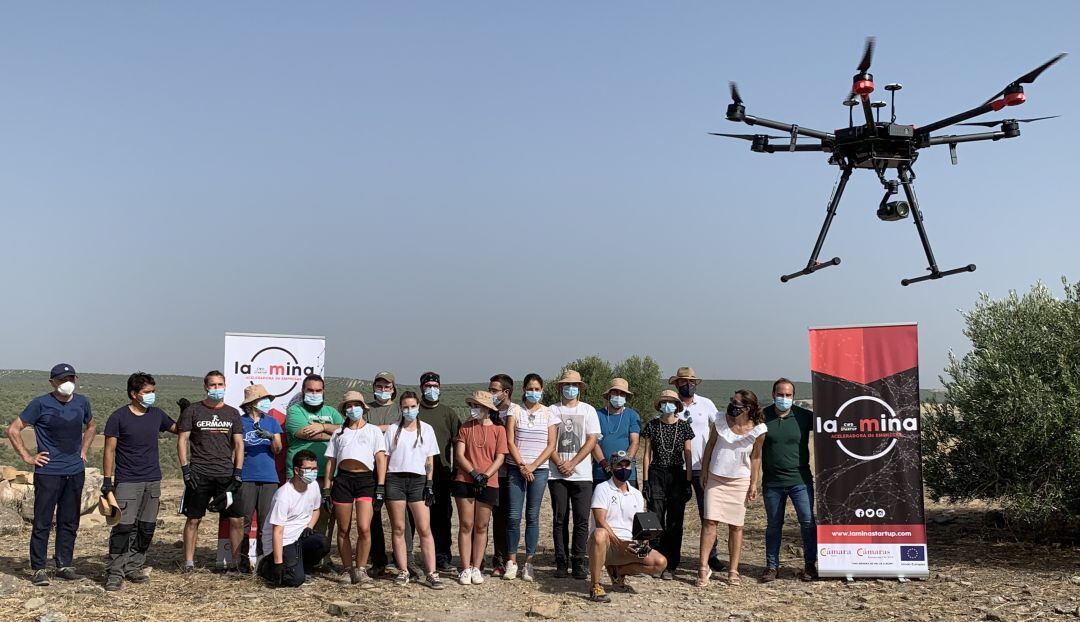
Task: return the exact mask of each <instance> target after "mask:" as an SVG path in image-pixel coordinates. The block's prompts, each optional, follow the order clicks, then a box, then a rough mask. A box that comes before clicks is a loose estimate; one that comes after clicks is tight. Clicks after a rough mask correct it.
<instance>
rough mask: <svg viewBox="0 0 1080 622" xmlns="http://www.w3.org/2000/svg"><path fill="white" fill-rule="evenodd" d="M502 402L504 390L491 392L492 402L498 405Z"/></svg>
mask: <svg viewBox="0 0 1080 622" xmlns="http://www.w3.org/2000/svg"><path fill="white" fill-rule="evenodd" d="M501 402H502V391H497V392H495V393H492V394H491V403H492V404H495V405H496V406H498V405H499V404H500V403H501Z"/></svg>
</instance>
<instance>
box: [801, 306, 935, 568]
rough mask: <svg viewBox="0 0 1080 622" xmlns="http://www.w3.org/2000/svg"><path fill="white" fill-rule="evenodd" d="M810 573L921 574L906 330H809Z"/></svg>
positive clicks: (915, 355)
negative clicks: (814, 567)
mask: <svg viewBox="0 0 1080 622" xmlns="http://www.w3.org/2000/svg"><path fill="white" fill-rule="evenodd" d="M810 371H811V374H812V377H813V386H814V458H815V486H814V487H815V493H816V494H815V496H816V512H815V513H816V515H817V524H818V527H817V534H818V572H819V573H820V574H821V575H822V576H834V577H866V576H884V577H925V576H927V575H928V574H929V567H928V565H927V555H926V527H925V515H924V512H923V486H922V451H921V446H920V441H919V434H920V432H919V430H920V429H921V420H920V416H919V337H918V327H917V326H916V325H915V324H896V325H874V326H850V327H837V328H812V329H810Z"/></svg>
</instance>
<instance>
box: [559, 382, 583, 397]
mask: <svg viewBox="0 0 1080 622" xmlns="http://www.w3.org/2000/svg"><path fill="white" fill-rule="evenodd" d="M580 393H581V389H579V388H578V387H577V385H576V384H564V385H563V388H562V396H563V399H567V400H576V399H577V397H578V395H579V394H580Z"/></svg>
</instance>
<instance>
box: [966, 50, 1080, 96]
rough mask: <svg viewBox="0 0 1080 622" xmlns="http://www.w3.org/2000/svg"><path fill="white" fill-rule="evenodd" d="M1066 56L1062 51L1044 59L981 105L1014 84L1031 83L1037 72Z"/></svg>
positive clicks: (1037, 74) (1044, 69)
mask: <svg viewBox="0 0 1080 622" xmlns="http://www.w3.org/2000/svg"><path fill="white" fill-rule="evenodd" d="M1066 56H1067V54H1066V53H1065V52H1062V53H1060V54H1058V55H1057V56H1055V57H1053V58H1051V59H1050V60H1048V61H1046V62H1045V63H1043V64H1041V65H1039V66H1038V67H1036V68H1034V69H1032V70H1031V71H1029V72H1027V73H1025V74H1024V75H1022V76H1020V77H1019V78H1017V79H1016V80H1015V81H1013V82H1010V83H1009V84H1007V85H1006V86H1005V88H1003V89H1001V90H1000V91H998V92H997V93H994V96H993V97H991V98H990V99H988V100H986V101H985V102H983V105H984V106H985V105H986V104H989V103H990V102H992V101H994V100H995V99H997V98H998V96H999V95H1002V94H1003V93H1005V91H1008V90H1009V89H1010V88H1011V87H1016V86H1019V85H1021V84H1031V83H1033V82H1035V78H1038V77H1039V74H1041V73H1042V72H1044V71H1046V70H1047V69H1049V68H1050V66H1051V65H1053V64H1054V63H1056V62H1058V61H1059V60H1061V59H1063V58H1065V57H1066Z"/></svg>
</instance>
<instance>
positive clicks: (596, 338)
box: [0, 2, 1080, 386]
mask: <svg viewBox="0 0 1080 622" xmlns="http://www.w3.org/2000/svg"><path fill="white" fill-rule="evenodd" d="M738 6H740V7H743V8H748V7H749V5H745V6H744V5H738ZM770 7H772V8H770V9H769V10H768V11H767V13H763V12H762V11H761V10H760V9H755V10H752V11H751V10H742V9H737V8H736V6H735V5H730V4H727V3H718V2H680V3H677V4H662V3H642V2H620V3H576V2H549V3H494V2H490V3H483V2H455V3H435V2H426V3H425V2H414V3H332V2H328V3H319V4H317V5H306V6H303V7H301V6H300V5H297V4H295V3H284V2H230V3H211V2H202V3H184V4H164V3H154V4H146V3H134V2H127V3H123V2H121V3H109V4H84V3H22V4H15V3H5V4H3V5H0V75H2V76H4V78H3V80H4V96H3V98H2V99H0V145H2V147H0V213H2V215H3V222H4V223H5V227H4V230H5V233H6V235H4V241H3V243H2V244H0V262H2V265H4V266H5V270H4V277H3V281H4V286H5V290H6V291H7V293H8V295H7V296H6V297H5V298H6V304H4V305H0V343H3V347H2V348H0V367H18V368H24V367H26V368H37V369H42V368H48V367H49V366H50V365H52V364H53V363H55V362H57V361H59V360H66V361H70V362H72V363H74V364H75V365H76V366H77V367H79V368H81V369H86V370H92V371H111V372H130V371H132V370H134V369H136V368H140V369H146V370H148V371H152V372H158V373H165V372H176V373H201V372H203V371H204V370H206V369H208V368H211V367H215V366H217V365H219V364H220V362H221V359H222V341H223V333H225V332H226V331H237V332H271V333H289V334H318V335H326V336H327V339H328V343H327V349H328V351H327V367H328V369H327V371H328V373H330V374H331V375H340V376H356V377H370V376H371V375H372V374H373V373H374V372H375V371H377V370H379V369H384V368H388V369H392V370H394V371H395V372H397V373H398V374H399V375H400V376H403V377H406V378H408V377H412V376H417V375H418V374H419V373H420V372H421V371H423V370H424V369H428V368H431V369H438V370H440V371H442V373H443V376H444V378H445V379H446V380H449V381H473V380H482V379H483V378H486V377H487V376H488V375H490V374H491V373H492V372H494V371H503V370H506V371H509V372H510V373H514V374H518V375H521V374H523V373H525V372H526V371H533V370H536V371H540V372H541V373H544V374H545V375H549V374H553V373H555V371H557V369H558V367H559V366H560V365H561V364H562V363H564V362H565V361H567V360H570V359H572V358H576V357H578V356H581V355H586V354H591V353H598V354H600V355H602V356H605V357H607V358H610V359H613V360H618V359H621V358H623V357H625V356H627V355H630V354H636V353H641V354H645V353H647V354H651V355H652V356H653V357H654V358H656V359H657V360H658V361H659V362H660V363H661V365H662V366H664V368H665V369H666V370H667V369H670V370H673V369H674V368H675V367H677V366H678V365H683V364H690V365H693V366H694V367H695V368H696V369H697V370H698V372H699V373H700V374H701V375H704V376H708V377H713V378H772V377H775V376H778V375H788V376H792V377H795V378H799V379H807V378H809V371H808V369H807V365H808V353H807V335H806V329H807V327H810V326H820V325H837V324H848V323H877V322H889V321H916V322H919V324H920V339H921V358H922V360H921V363H922V366H923V367H922V377H923V384H924V385H927V386H932V385H935V384H936V383H937V376H938V374H939V373H940V370H941V369H942V367H943V364H944V361H945V355H946V352H947V351H948V350H949V349H950V348H951V349H954V350H956V351H958V352H963V351H964V350H965V349H966V347H967V341H966V339H965V338H964V336H963V334H962V328H963V320H962V317H961V315H960V313H959V310H960V309H970V308H971V307H972V306H973V305H974V303H975V301H976V300H977V294H978V292H980V291H986V292H989V293H990V294H991V295H993V296H1002V295H1004V294H1005V293H1007V292H1008V290H1010V289H1018V290H1026V289H1028V288H1029V287H1030V286H1031V285H1032V284H1033V283H1034V282H1035V281H1037V280H1043V281H1045V282H1048V283H1049V284H1051V285H1052V287H1054V288H1055V290H1057V291H1060V284H1059V279H1060V277H1061V276H1062V275H1065V276H1068V277H1069V278H1070V279H1072V280H1075V279H1076V278H1077V273H1076V268H1077V266H1078V265H1080V250H1078V248H1080V245H1077V244H1076V243H1075V237H1076V231H1077V230H1080V211H1078V210H1077V209H1076V208H1077V199H1076V190H1075V188H1074V184H1072V183H1071V180H1072V178H1073V176H1074V175H1075V174H1076V173H1075V170H1076V164H1077V160H1076V156H1075V151H1074V149H1073V146H1074V145H1075V143H1076V134H1077V132H1076V130H1075V127H1076V126H1075V125H1074V123H1076V122H1077V121H1080V119H1078V118H1077V116H1076V114H1075V111H1076V108H1075V102H1076V101H1077V100H1078V99H1080V93H1078V90H1080V86H1078V85H1080V79H1078V75H1080V74H1078V65H1077V62H1078V60H1080V59H1078V58H1077V57H1075V56H1072V57H1069V58H1067V59H1065V61H1063V62H1062V63H1060V64H1059V65H1057V66H1055V67H1054V68H1053V69H1052V70H1051V71H1049V72H1047V73H1046V74H1044V75H1043V76H1042V77H1041V78H1040V79H1039V81H1038V82H1037V83H1036V84H1035V85H1032V86H1031V87H1029V88H1028V89H1027V94H1028V102H1027V103H1026V104H1025V105H1024V106H1023V107H1022V108H1016V109H1011V110H1009V111H1008V112H1010V113H1013V112H1014V111H1015V114H1011V115H1009V116H1019V117H1033V116H1043V115H1050V114H1063V115H1065V116H1063V117H1062V118H1060V119H1055V120H1052V121H1046V122H1042V123H1038V124H1029V125H1025V126H1023V127H1022V132H1023V136H1022V137H1021V138H1020V139H1017V140H1009V141H1003V142H1000V143H996V144H990V143H978V144H973V145H961V146H960V151H959V157H960V165H959V166H957V167H953V166H950V165H949V157H948V151H947V149H946V148H944V147H939V148H935V149H931V150H926V151H924V152H923V153H922V155H921V157H920V159H919V161H918V163H917V164H916V167H915V171H916V174H917V175H918V180H917V182H916V190H917V192H918V195H919V198H920V201H921V203H922V206H923V209H924V212H925V216H926V225H927V228H928V230H929V235H930V239H931V241H932V243H933V244H934V249H935V252H936V254H937V258H938V261H939V263H940V265H941V266H942V267H943V268H951V267H955V266H960V265H965V264H968V263H976V264H978V266H979V269H978V271H977V272H975V273H974V274H967V275H963V276H956V277H950V278H948V279H944V280H942V281H938V282H931V283H924V284H921V285H917V286H912V287H908V288H902V287H900V285H899V280H900V279H901V278H903V277H910V276H915V275H918V274H922V273H923V271H924V268H925V260H924V258H923V256H922V251H921V248H920V246H919V243H918V239H917V237H916V233H915V230H914V226H913V225H912V222H911V220H910V219H909V220H905V221H901V222H897V223H881V222H879V221H878V220H877V219H876V218H875V216H874V210H875V209H876V206H877V203H878V201H879V199H880V196H881V189H880V186H879V185H878V183H877V181H876V179H875V178H874V177H873V176H872V175H871V174H868V173H867V172H866V171H860V172H858V173H856V175H855V176H854V177H853V179H852V182H851V183H850V184H849V186H848V191H847V193H846V195H845V199H844V202H843V203H842V204H841V206H840V211H839V215H838V217H837V220H836V222H835V224H834V226H833V230H832V233H831V234H830V238H829V240H828V241H827V243H826V247H825V250H824V251H823V253H822V256H823V257H832V256H834V255H839V256H840V257H842V258H843V264H842V265H841V266H839V267H836V268H830V269H829V270H826V271H824V272H820V273H818V274H816V275H813V276H811V277H806V278H801V279H797V280H795V281H792V282H791V283H788V284H786V285H782V284H781V283H780V282H779V279H778V276H779V275H780V274H783V273H786V272H791V271H794V270H796V269H798V268H800V267H802V266H803V265H804V264H805V262H806V258H807V256H808V254H809V251H810V248H811V246H812V244H813V241H814V237H815V236H816V234H817V229H818V227H819V226H820V222H821V219H822V217H823V216H824V210H825V204H826V201H827V199H828V195H829V191H830V189H831V187H832V184H833V182H834V181H835V179H836V169H835V168H830V167H828V166H826V165H825V157H824V156H823V155H822V154H803V153H800V154H774V155H765V154H752V153H750V152H749V149H748V144H746V143H742V142H737V141H732V140H726V139H718V138H713V137H710V136H708V135H707V134H706V133H707V132H710V131H721V132H742V131H747V130H749V128H747V127H746V126H740V125H736V124H733V123H730V122H727V121H725V120H724V109H725V106H726V105H727V103H728V96H727V81H728V80H736V81H738V82H739V85H740V88H741V91H742V95H743V98H744V99H745V100H746V101H747V107H748V108H747V111H748V113H749V114H755V115H758V116H762V117H767V118H773V119H777V120H782V121H790V122H797V123H799V124H800V125H806V126H810V127H816V128H819V129H826V130H832V129H834V128H837V127H840V126H842V125H844V123H845V122H846V116H847V114H846V110H845V109H844V108H843V107H842V106H841V105H840V102H841V99H842V98H843V96H844V95H845V94H846V93H847V91H848V89H849V88H850V84H851V76H852V74H853V73H854V67H855V65H856V64H857V62H858V58H859V54H860V53H861V47H862V42H863V37H864V36H866V35H876V36H877V37H878V49H877V55H876V57H875V60H874V66H873V69H872V72H873V74H874V75H875V79H876V82H877V83H878V85H879V86H880V85H884V84H885V83H887V82H902V83H903V84H904V86H905V88H904V90H903V91H901V92H900V94H899V96H898V106H897V108H898V112H899V119H898V120H899V121H900V122H907V123H916V124H925V123H928V122H929V121H931V120H934V119H937V118H940V117H943V116H947V115H948V114H951V113H953V112H958V111H960V110H964V109H967V108H970V107H973V106H975V105H977V104H979V103H981V102H982V101H983V100H985V99H986V98H987V97H989V96H990V95H991V94H992V93H994V92H995V91H997V90H999V89H1000V88H1001V87H1003V86H1004V85H1005V84H1006V83H1008V82H1009V81H1011V80H1013V79H1015V78H1016V77H1017V76H1019V75H1021V74H1023V73H1025V72H1027V71H1028V70H1029V69H1031V68H1033V67H1035V66H1036V65H1038V64H1040V63H1042V62H1043V61H1045V60H1047V59H1049V58H1050V57H1051V56H1053V55H1054V54H1055V53H1057V52H1059V51H1073V52H1075V51H1077V48H1080V46H1078V45H1076V44H1077V42H1078V39H1080V31H1078V30H1077V28H1076V26H1075V24H1076V23H1080V15H1078V13H1080V5H1077V4H1076V3H1073V2H1054V3H1038V4H1036V5H1030V7H1029V8H1025V9H1024V10H1023V11H1021V10H1012V9H1011V10H1009V11H1008V12H1007V13H1003V12H1002V11H998V10H991V9H992V6H991V5H988V4H987V3H976V2H955V3H929V2H927V3H919V2H916V3H909V4H906V5H904V8H903V10H902V11H890V10H889V8H888V6H887V5H870V8H872V9H873V10H872V11H870V13H869V15H870V16H872V17H874V19H872V23H867V21H868V12H867V10H865V7H863V6H862V5H858V6H857V5H852V4H851V3H802V2H784V3H771V4H770ZM875 95H885V93H884V92H883V91H882V92H880V93H876V94H875ZM883 99H884V97H883ZM1005 116H1006V115H992V116H988V117H987V118H990V119H992V118H1003V117H1005ZM969 129H974V128H969Z"/></svg>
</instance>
